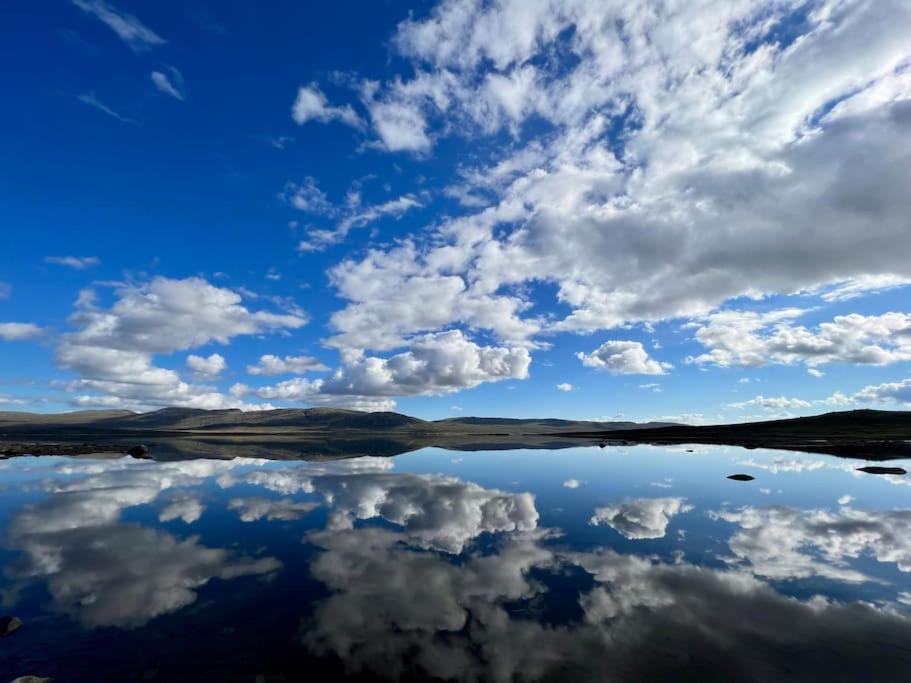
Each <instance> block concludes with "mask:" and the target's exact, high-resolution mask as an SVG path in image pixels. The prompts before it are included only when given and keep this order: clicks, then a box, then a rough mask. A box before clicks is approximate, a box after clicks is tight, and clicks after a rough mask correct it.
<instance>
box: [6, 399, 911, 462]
mask: <svg viewBox="0 0 911 683" xmlns="http://www.w3.org/2000/svg"><path fill="white" fill-rule="evenodd" d="M634 443H651V444H723V445H735V446H742V447H744V448H760V447H761V448H775V449H780V450H794V451H804V452H813V453H824V454H829V455H837V456H845V457H863V458H866V459H873V460H889V459H893V458H906V457H909V456H911V412H898V411H875V410H854V411H844V412H836V413H826V414H824V415H817V416H811V417H801V418H794V419H790V420H771V421H766V422H751V423H741V424H730V425H711V426H688V425H679V424H672V423H662V422H649V423H644V424H639V423H635V422H596V421H584V420H559V419H514V418H487V417H464V418H450V419H446V420H437V421H427V420H422V419H419V418H416V417H411V416H408V415H402V414H400V413H394V412H375V413H367V412H360V411H354V410H341V409H335V408H310V409H278V410H267V411H253V412H243V411H240V410H201V409H190V408H164V409H162V410H158V411H154V412H149V413H133V412H130V411H77V412H72V413H63V414H55V415H46V414H37V413H16V412H5V413H0V454H3V455H4V456H6V457H10V456H15V455H25V454H34V455H39V454H59V455H71V454H75V455H78V454H87V453H99V452H112V453H128V452H129V453H131V454H133V455H136V456H138V457H151V458H154V459H167V460H170V459H187V458H232V457H257V458H269V459H275V460H292V459H305V460H322V459H334V458H346V457H359V456H365V455H368V456H386V457H389V456H395V455H399V454H401V453H407V452H411V451H415V450H419V449H421V448H425V447H428V446H435V447H440V448H446V449H450V450H466V451H477V450H504V449H515V448H546V449H559V448H569V447H573V446H578V445H580V444H599V445H605V446H606V445H620V444H634Z"/></svg>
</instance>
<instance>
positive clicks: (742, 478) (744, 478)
mask: <svg viewBox="0 0 911 683" xmlns="http://www.w3.org/2000/svg"><path fill="white" fill-rule="evenodd" d="M755 478H756V477H754V476H752V475H749V474H729V475H728V479H733V480H734V481H753V480H754V479H755Z"/></svg>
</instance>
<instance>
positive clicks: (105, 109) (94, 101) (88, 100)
mask: <svg viewBox="0 0 911 683" xmlns="http://www.w3.org/2000/svg"><path fill="white" fill-rule="evenodd" d="M76 99H77V100H79V101H80V102H82V103H83V104H87V105H89V106H90V107H92V108H94V109H97V110H98V111H100V112H102V113H104V114H107V115H108V116H110V117H111V118H114V119H117V120H118V121H122V122H123V123H131V124H134V125H135V124H136V121H135V120H133V119H131V118H127V117H126V116H123V115H122V114H119V113H118V112H116V111H114V110H113V109H111V108H110V107H109V106H108V105H106V104H105V103H104V102H102V101H101V100H99V99H98V98H97V97H95V95H94V94H93V93H83V94H82V95H77V96H76Z"/></svg>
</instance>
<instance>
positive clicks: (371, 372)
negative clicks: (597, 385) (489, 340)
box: [255, 330, 531, 405]
mask: <svg viewBox="0 0 911 683" xmlns="http://www.w3.org/2000/svg"><path fill="white" fill-rule="evenodd" d="M530 363H531V356H530V355H529V353H528V350H527V349H524V348H506V347H493V346H480V345H478V344H476V343H475V342H473V341H471V340H470V339H469V338H468V337H466V336H465V335H464V334H463V333H462V332H460V331H458V330H453V331H450V332H440V333H437V334H428V335H425V336H423V337H418V338H416V339H414V340H413V341H412V342H411V344H410V346H409V349H408V350H407V351H404V352H402V353H399V354H396V355H394V356H391V357H389V358H379V357H376V356H364V357H361V358H357V359H355V360H353V361H352V362H350V363H348V364H346V365H344V366H342V367H341V368H339V369H338V370H337V371H336V372H335V373H334V374H333V375H332V376H331V377H328V378H326V379H316V380H307V379H303V378H295V379H290V380H286V381H284V382H280V383H278V384H276V385H274V386H268V387H262V388H260V389H257V390H256V392H255V393H256V395H257V396H259V397H260V398H263V399H285V400H294V401H304V402H313V403H329V404H337V405H346V404H350V403H349V402H354V404H355V405H357V404H358V402H364V401H366V402H367V404H368V405H369V404H371V403H372V400H373V399H380V400H381V401H384V403H381V404H380V405H388V403H385V401H388V400H389V399H391V398H392V397H394V396H417V395H428V394H430V395H439V394H448V393H452V392H456V391H460V390H462V389H470V388H472V387H476V386H478V385H480V384H483V383H486V382H497V381H502V380H506V379H524V378H525V377H527V376H528V367H529V364H530ZM361 404H363V403H361Z"/></svg>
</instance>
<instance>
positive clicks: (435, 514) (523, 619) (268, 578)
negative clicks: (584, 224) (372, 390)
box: [0, 446, 911, 681]
mask: <svg viewBox="0 0 911 683" xmlns="http://www.w3.org/2000/svg"><path fill="white" fill-rule="evenodd" d="M861 464H862V463H861V462H860V461H854V460H849V459H839V458H832V457H828V456H819V455H809V454H801V453H786V452H776V451H766V450H752V451H750V450H744V449H738V448H721V447H696V448H694V449H693V452H689V451H688V450H687V449H686V448H682V447H681V448H666V447H649V446H640V447H630V448H607V449H603V450H602V449H598V448H570V449H565V450H560V451H548V450H516V451H500V452H457V451H445V450H439V449H425V450H422V451H419V452H415V453H411V454H406V455H401V456H398V457H396V458H358V459H351V460H336V461H326V462H299V461H295V462H288V461H284V462H275V461H262V460H249V459H235V460H191V461H178V462H154V461H146V460H134V459H131V458H119V459H105V460H101V459H91V458H16V459H10V460H8V461H5V462H2V463H0V486H2V497H0V525H2V529H3V532H2V533H3V550H2V554H0V565H2V579H0V580H2V584H0V585H2V596H3V600H4V605H5V606H4V612H8V613H14V614H16V615H18V616H20V617H21V618H22V619H23V620H24V622H25V625H24V627H23V628H22V629H20V631H18V632H17V633H15V634H13V635H12V636H11V637H9V638H6V639H4V641H3V643H2V646H3V647H2V649H0V670H2V671H3V672H4V673H5V674H14V675H23V674H34V675H43V676H52V677H54V678H55V679H57V680H66V681H89V680H91V681H97V680H122V681H129V680H162V681H175V680H188V681H195V680H199V681H202V680H209V681H211V680H237V681H254V680H302V679H303V678H302V677H308V678H312V677H314V676H316V677H319V676H332V677H335V678H342V677H343V676H350V677H351V678H353V679H357V680H362V679H363V680H371V679H374V678H378V679H388V678H394V679H406V680H408V679H421V678H426V677H431V676H432V677H437V678H439V679H452V680H493V681H510V680H516V679H519V680H568V679H569V678H572V680H618V681H620V680H647V679H651V680H654V679H662V678H665V677H666V678H668V679H669V680H670V679H672V680H681V679H687V678H691V679H695V680H756V681H774V680H859V679H863V678H867V679H872V680H900V679H902V678H904V677H907V676H908V674H909V672H911V652H909V650H908V646H907V643H908V642H909V637H911V608H909V605H911V582H909V571H911V507H909V505H908V500H909V499H908V493H909V491H908V485H909V484H911V479H909V478H906V477H899V476H885V477H882V476H873V475H867V474H863V473H860V472H857V471H856V469H855V468H856V467H858V466H860V465H861ZM898 464H904V465H905V467H907V463H898ZM735 472H743V473H749V474H752V475H753V476H755V477H756V479H755V480H754V481H752V482H734V481H730V480H728V479H727V478H726V476H727V475H728V474H732V473H735ZM257 676H263V678H259V679H258V678H257ZM283 676H284V678H283Z"/></svg>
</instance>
